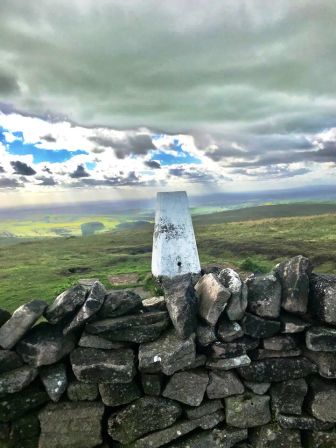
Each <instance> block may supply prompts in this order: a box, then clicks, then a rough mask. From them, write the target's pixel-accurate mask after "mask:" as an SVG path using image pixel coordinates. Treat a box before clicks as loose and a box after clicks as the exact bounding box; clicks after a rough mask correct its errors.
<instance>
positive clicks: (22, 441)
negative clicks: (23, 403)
mask: <svg viewBox="0 0 336 448" xmlns="http://www.w3.org/2000/svg"><path fill="white" fill-rule="evenodd" d="M39 435H40V422H39V419H38V417H37V415H36V414H35V413H34V414H31V415H25V416H24V417H21V418H19V419H18V420H16V421H15V422H13V423H12V430H11V434H10V441H11V442H12V443H13V448H36V447H37V446H38V441H39ZM1 446H2V445H1Z"/></svg>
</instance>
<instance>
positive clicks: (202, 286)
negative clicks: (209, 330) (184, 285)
mask: <svg viewBox="0 0 336 448" xmlns="http://www.w3.org/2000/svg"><path fill="white" fill-rule="evenodd" d="M195 291H196V294H197V297H198V300H199V304H198V306H199V308H198V313H199V315H200V316H201V317H202V318H203V319H204V320H205V321H206V322H208V324H209V325H212V326H215V325H216V323H217V321H218V319H219V316H220V315H221V314H222V312H223V311H224V309H225V307H226V305H227V302H228V300H229V298H230V297H231V292H230V291H229V290H228V289H227V288H225V287H224V286H223V285H222V284H221V282H220V281H219V280H218V278H217V277H216V276H215V275H214V274H206V275H203V277H201V279H200V280H199V281H198V282H197V284H196V285H195Z"/></svg>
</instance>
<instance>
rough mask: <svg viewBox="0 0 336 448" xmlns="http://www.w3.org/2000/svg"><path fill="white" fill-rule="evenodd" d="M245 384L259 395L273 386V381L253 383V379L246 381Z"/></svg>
mask: <svg viewBox="0 0 336 448" xmlns="http://www.w3.org/2000/svg"><path fill="white" fill-rule="evenodd" d="M244 384H245V386H246V387H247V388H249V389H250V390H251V391H252V392H253V393H254V394H257V395H264V394H265V393H266V392H267V391H268V390H269V388H270V387H271V383H253V382H252V381H244Z"/></svg>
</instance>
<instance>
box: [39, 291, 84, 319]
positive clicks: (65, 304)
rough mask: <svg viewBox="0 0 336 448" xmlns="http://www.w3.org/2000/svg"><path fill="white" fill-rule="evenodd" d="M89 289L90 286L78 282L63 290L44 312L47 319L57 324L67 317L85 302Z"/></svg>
mask: <svg viewBox="0 0 336 448" xmlns="http://www.w3.org/2000/svg"><path fill="white" fill-rule="evenodd" d="M89 290H90V288H89V287H88V286H86V285H82V284H78V285H75V286H73V287H72V288H70V289H67V290H66V291H64V292H62V294H60V295H59V296H57V297H56V299H55V300H54V302H53V303H52V304H51V305H49V306H48V308H47V309H46V311H45V313H44V315H45V317H46V319H47V320H48V321H49V322H50V323H52V324H57V323H58V322H60V321H61V320H63V319H64V318H65V317H67V316H69V315H71V314H74V313H75V312H76V311H77V309H78V308H79V307H80V306H82V305H83V303H84V302H85V299H86V296H87V294H88V292H89Z"/></svg>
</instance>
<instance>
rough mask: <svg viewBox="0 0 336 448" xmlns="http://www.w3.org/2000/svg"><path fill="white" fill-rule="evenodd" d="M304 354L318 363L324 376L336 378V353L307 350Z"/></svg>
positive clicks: (319, 369)
mask: <svg viewBox="0 0 336 448" xmlns="http://www.w3.org/2000/svg"><path fill="white" fill-rule="evenodd" d="M304 355H305V356H306V357H307V358H309V359H310V360H311V361H313V362H314V363H315V364H316V365H317V368H318V373H319V374H320V375H321V376H322V377H324V378H328V379H333V378H336V353H328V352H312V351H310V350H305V352H304Z"/></svg>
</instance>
